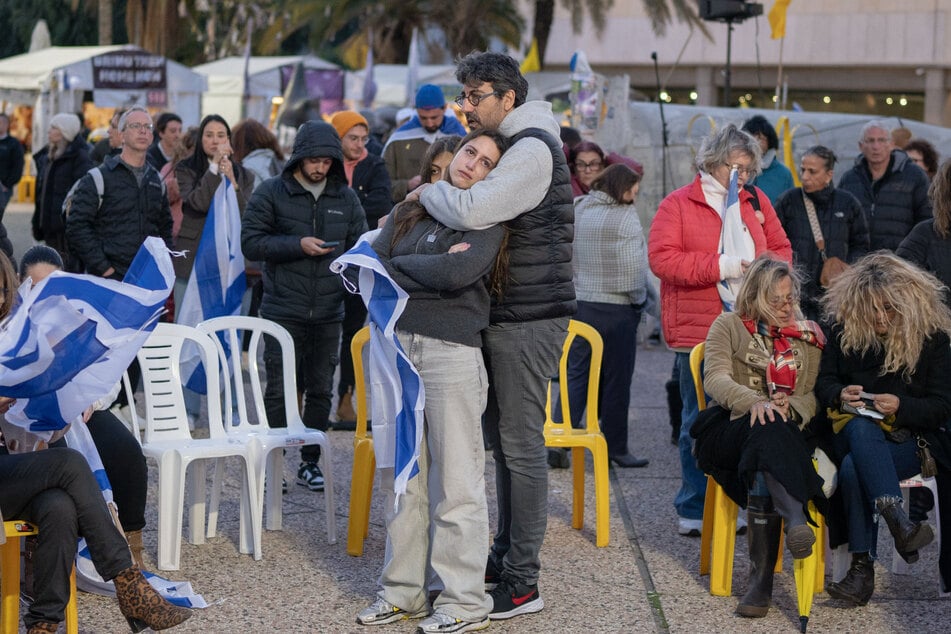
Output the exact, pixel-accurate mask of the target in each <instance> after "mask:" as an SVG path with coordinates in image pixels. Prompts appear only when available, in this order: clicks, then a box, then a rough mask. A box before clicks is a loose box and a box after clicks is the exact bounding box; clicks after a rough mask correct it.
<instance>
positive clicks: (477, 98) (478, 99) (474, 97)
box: [453, 90, 499, 108]
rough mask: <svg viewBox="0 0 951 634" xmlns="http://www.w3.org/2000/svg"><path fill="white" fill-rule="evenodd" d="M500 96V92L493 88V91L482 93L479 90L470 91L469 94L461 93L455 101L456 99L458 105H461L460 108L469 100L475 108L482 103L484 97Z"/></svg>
mask: <svg viewBox="0 0 951 634" xmlns="http://www.w3.org/2000/svg"><path fill="white" fill-rule="evenodd" d="M498 96H499V93H498V92H497V91H495V90H493V91H492V92H486V93H481V94H480V93H477V92H470V93H469V94H468V95H467V94H466V93H462V94H461V95H459V96H458V97H456V98H455V99H453V101H455V102H456V105H457V106H459V107H460V108H462V107H463V106H464V105H465V103H466V101H468V102H469V103H470V104H471V105H472V107H473V108H475V107H477V106H478V105H479V104H480V103H482V100H483V99H487V98H489V97H498Z"/></svg>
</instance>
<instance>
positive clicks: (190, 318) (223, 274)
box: [175, 178, 247, 394]
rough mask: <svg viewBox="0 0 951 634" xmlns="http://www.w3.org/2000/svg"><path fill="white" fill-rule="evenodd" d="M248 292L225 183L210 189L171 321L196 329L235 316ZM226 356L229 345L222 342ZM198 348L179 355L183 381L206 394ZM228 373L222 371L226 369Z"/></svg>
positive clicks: (233, 199)
mask: <svg viewBox="0 0 951 634" xmlns="http://www.w3.org/2000/svg"><path fill="white" fill-rule="evenodd" d="M246 289H247V284H246V282H245V278H244V256H243V255H242V254H241V211H240V209H239V208H238V197H237V196H236V195H235V193H234V185H232V184H231V182H230V181H229V180H228V179H227V178H223V179H221V184H220V185H218V189H217V190H215V196H214V198H213V199H212V201H211V207H210V208H209V209H208V218H207V220H205V227H204V229H203V230H202V233H201V240H200V241H199V242H198V248H197V249H195V265H194V267H192V273H191V275H190V276H189V278H188V286H187V287H186V288H185V293H184V294H183V295H182V305H181V306H176V307H175V322H176V323H179V324H184V325H186V326H197V325H198V324H199V323H201V322H203V321H205V320H207V319H211V318H212V317H225V316H227V315H237V314H238V313H240V312H241V298H242V296H243V295H244V292H245V290H246ZM221 342H222V344H223V345H224V346H225V352H228V353H230V351H229V350H228V344H227V342H226V341H225V340H224V338H221ZM199 358H200V356H199V352H198V348H197V346H195V345H194V344H192V343H187V344H186V346H185V347H184V349H183V351H182V377H183V379H184V381H185V383H184V385H185V387H187V388H188V389H190V390H192V391H194V392H198V393H199V394H206V393H207V387H206V386H205V371H204V369H203V368H202V367H201V364H200V362H199ZM226 370H227V369H226Z"/></svg>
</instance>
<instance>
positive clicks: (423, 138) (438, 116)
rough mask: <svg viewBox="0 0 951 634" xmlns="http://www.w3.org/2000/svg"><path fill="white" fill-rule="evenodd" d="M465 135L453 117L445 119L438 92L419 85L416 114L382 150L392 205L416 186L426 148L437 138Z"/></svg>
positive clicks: (444, 100) (397, 130)
mask: <svg viewBox="0 0 951 634" xmlns="http://www.w3.org/2000/svg"><path fill="white" fill-rule="evenodd" d="M449 134H458V135H459V136H465V135H466V129H465V128H464V127H462V124H461V123H459V120H458V119H456V118H455V117H447V116H446V98H445V97H444V96H443V94H442V89H441V88H440V87H439V86H434V85H433V84H423V85H422V86H420V87H419V90H417V91H416V114H415V115H413V117H412V118H411V119H410V120H409V121H407V122H406V123H404V124H403V125H401V126H400V127H399V128H397V129H396V130H395V131H394V132H393V134H391V135H390V138H389V139H388V140H387V142H386V146H385V147H384V148H383V160H384V161H386V171H388V172H389V173H390V182H391V183H392V185H393V202H395V203H398V202H400V201H401V200H403V198H405V197H406V193H407V192H409V191H413V190H414V189H416V188H417V187H419V184H420V180H421V179H420V175H419V167H420V165H421V164H422V161H423V155H424V154H426V150H428V149H429V146H430V144H431V143H432V142H433V141H435V140H436V139H438V138H439V137H441V136H446V135H449Z"/></svg>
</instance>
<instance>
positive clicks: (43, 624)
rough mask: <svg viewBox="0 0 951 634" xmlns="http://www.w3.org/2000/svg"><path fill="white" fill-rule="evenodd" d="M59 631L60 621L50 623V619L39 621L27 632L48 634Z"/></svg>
mask: <svg viewBox="0 0 951 634" xmlns="http://www.w3.org/2000/svg"><path fill="white" fill-rule="evenodd" d="M57 631H59V623H50V622H48V621H37V622H36V623H34V624H33V625H31V626H30V629H28V630H27V631H26V634H47V633H52V632H57Z"/></svg>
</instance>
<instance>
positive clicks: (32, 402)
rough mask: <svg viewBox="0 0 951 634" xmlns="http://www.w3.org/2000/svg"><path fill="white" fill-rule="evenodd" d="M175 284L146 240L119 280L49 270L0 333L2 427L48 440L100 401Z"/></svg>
mask: <svg viewBox="0 0 951 634" xmlns="http://www.w3.org/2000/svg"><path fill="white" fill-rule="evenodd" d="M174 280H175V272H174V271H173V269H172V260H171V258H170V257H169V253H168V249H167V248H166V247H165V243H164V242H163V241H162V240H161V239H159V238H154V237H153V238H147V239H146V241H145V243H144V244H143V245H142V247H140V248H139V252H138V254H137V255H136V256H135V259H134V260H133V261H132V265H131V266H130V267H129V272H128V273H127V274H126V276H125V279H124V281H122V282H117V281H115V280H108V279H104V278H100V277H94V276H92V275H79V274H73V273H64V272H62V271H56V272H54V273H53V274H51V275H50V276H49V277H47V278H46V279H45V280H43V281H42V282H40V283H39V284H38V285H37V286H36V287H35V288H31V282H30V281H29V280H28V281H26V282H24V284H23V285H22V286H21V287H20V290H19V298H18V306H17V307H16V308H15V309H14V312H13V314H12V315H11V317H10V319H9V320H8V322H7V323H6V325H5V327H4V328H3V330H2V331H0V396H9V397H13V398H15V399H17V402H16V403H15V404H14V405H13V407H11V408H10V410H9V411H8V412H7V414H6V422H7V423H10V424H12V425H16V426H17V427H20V428H22V429H25V430H27V431H29V432H32V433H34V434H35V435H36V436H38V437H39V438H41V439H43V440H46V441H48V440H49V439H50V437H51V436H52V435H53V432H54V431H56V430H59V429H62V428H63V427H65V426H66V425H67V424H68V423H71V422H72V421H74V420H75V419H76V417H78V416H79V415H81V414H82V413H83V411H84V410H85V409H86V408H87V407H89V404H90V403H93V402H95V401H98V400H100V399H102V398H103V397H105V396H106V395H107V394H108V393H109V391H110V390H111V388H112V387H113V386H114V385H115V384H116V383H118V382H119V379H120V378H121V377H122V373H123V372H124V371H125V369H126V368H127V367H128V366H129V364H130V363H131V362H132V359H133V358H134V357H135V355H136V353H137V352H138V351H139V348H141V347H142V344H143V343H144V342H145V340H146V339H147V338H148V336H149V333H151V331H152V330H153V329H154V328H155V324H156V322H157V321H158V318H159V315H161V314H162V312H163V310H164V307H165V300H166V299H167V298H168V294H169V292H171V288H172V284H173V282H174Z"/></svg>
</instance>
